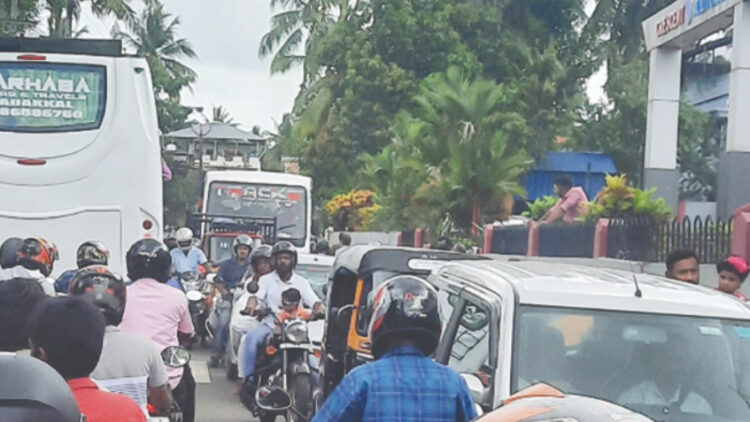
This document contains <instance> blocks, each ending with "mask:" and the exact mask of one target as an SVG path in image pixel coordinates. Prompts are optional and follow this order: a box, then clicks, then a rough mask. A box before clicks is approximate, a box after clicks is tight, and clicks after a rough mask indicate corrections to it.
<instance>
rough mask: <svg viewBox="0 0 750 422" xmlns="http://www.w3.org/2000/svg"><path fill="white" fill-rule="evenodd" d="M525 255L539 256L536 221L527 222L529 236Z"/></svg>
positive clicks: (537, 225)
mask: <svg viewBox="0 0 750 422" xmlns="http://www.w3.org/2000/svg"><path fill="white" fill-rule="evenodd" d="M526 256H539V224H538V223H537V222H536V221H532V222H530V223H529V237H528V244H527V246H526Z"/></svg>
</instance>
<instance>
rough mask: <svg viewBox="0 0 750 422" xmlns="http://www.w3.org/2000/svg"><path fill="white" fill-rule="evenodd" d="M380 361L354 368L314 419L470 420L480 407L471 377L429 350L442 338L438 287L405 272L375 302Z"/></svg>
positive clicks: (373, 329) (375, 350)
mask: <svg viewBox="0 0 750 422" xmlns="http://www.w3.org/2000/svg"><path fill="white" fill-rule="evenodd" d="M370 315H371V320H370V325H369V336H370V339H371V341H372V354H373V356H374V357H375V359H376V360H375V361H374V362H372V363H369V364H367V365H363V366H360V367H357V368H356V369H354V370H353V371H351V372H350V373H349V374H348V375H347V376H346V377H345V378H344V379H343V380H342V381H341V383H340V384H339V385H338V387H336V389H335V390H334V391H333V393H331V395H330V396H329V397H328V399H327V400H326V402H325V404H324V405H323V407H322V408H321V410H320V411H319V412H318V414H317V415H316V416H315V418H314V419H313V420H314V421H317V422H324V421H369V420H383V421H385V420H387V421H394V422H399V421H410V422H419V421H436V420H444V421H469V420H472V419H474V418H476V410H475V409H474V403H473V400H472V397H471V393H470V392H469V389H468V387H467V386H466V382H465V381H464V380H463V378H461V376H459V375H458V373H456V372H455V371H453V370H452V369H450V368H448V367H445V366H443V365H440V364H438V363H435V362H434V361H433V360H432V359H430V357H429V356H430V355H431V354H432V353H433V352H434V351H435V349H436V348H437V345H438V341H439V340H440V330H441V319H440V312H439V306H438V297H437V292H436V291H435V289H434V288H433V287H432V286H430V285H429V284H428V283H427V282H425V281H424V280H422V279H420V278H418V277H414V276H406V275H400V276H395V277H393V278H391V279H389V280H387V281H385V282H384V283H383V284H382V285H381V286H380V287H379V288H378V289H377V291H376V292H375V295H374V300H373V301H372V304H371V305H370Z"/></svg>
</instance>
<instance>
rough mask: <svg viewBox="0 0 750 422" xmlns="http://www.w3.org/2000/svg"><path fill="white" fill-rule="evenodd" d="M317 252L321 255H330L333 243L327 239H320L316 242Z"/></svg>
mask: <svg viewBox="0 0 750 422" xmlns="http://www.w3.org/2000/svg"><path fill="white" fill-rule="evenodd" d="M315 252H316V253H319V254H321V255H328V254H329V253H331V245H329V244H328V241H327V240H325V239H320V240H318V242H317V243H316V244H315Z"/></svg>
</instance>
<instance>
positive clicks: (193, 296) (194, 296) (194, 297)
mask: <svg viewBox="0 0 750 422" xmlns="http://www.w3.org/2000/svg"><path fill="white" fill-rule="evenodd" d="M185 296H187V300H189V301H191V302H199V301H200V300H201V299H203V295H202V294H201V292H199V291H197V290H191V291H189V292H187V293H185Z"/></svg>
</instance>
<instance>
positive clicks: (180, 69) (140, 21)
mask: <svg viewBox="0 0 750 422" xmlns="http://www.w3.org/2000/svg"><path fill="white" fill-rule="evenodd" d="M125 23H126V26H127V31H123V30H120V28H118V27H115V28H114V29H113V31H112V36H113V37H115V38H119V39H122V40H123V41H124V42H125V46H126V47H129V48H131V49H133V50H135V54H136V55H138V56H140V57H144V58H145V59H146V61H147V62H148V64H149V66H150V67H151V71H152V73H156V72H158V71H159V69H164V70H165V71H166V72H167V73H168V74H169V76H171V77H172V78H176V79H184V80H186V81H187V83H188V84H189V83H192V82H194V81H195V79H196V77H197V75H196V73H195V71H193V69H191V68H190V67H189V66H187V65H186V64H184V63H183V62H182V61H181V60H183V59H191V58H194V57H196V54H195V51H194V50H193V47H192V46H191V45H190V42H188V40H187V39H185V38H179V36H178V35H177V30H178V28H179V26H180V18H179V17H177V16H172V15H171V14H169V13H167V12H165V11H164V5H162V4H161V3H160V2H159V1H158V0H146V1H145V7H144V9H143V11H142V12H141V14H140V15H138V16H136V17H133V18H132V19H127V20H126V21H125ZM155 69H156V70H155Z"/></svg>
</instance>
